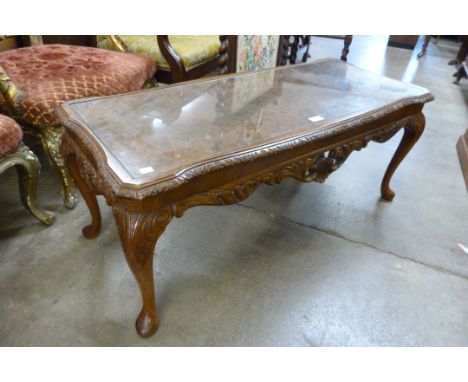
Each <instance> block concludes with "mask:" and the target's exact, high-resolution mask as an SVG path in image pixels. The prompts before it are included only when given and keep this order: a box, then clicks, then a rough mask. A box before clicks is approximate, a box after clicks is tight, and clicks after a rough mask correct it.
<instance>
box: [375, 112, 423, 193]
mask: <svg viewBox="0 0 468 382" xmlns="http://www.w3.org/2000/svg"><path fill="white" fill-rule="evenodd" d="M425 125H426V120H425V118H424V115H423V114H422V113H419V114H418V115H416V116H414V118H412V119H411V120H410V122H409V123H408V124H407V125H406V126H405V127H404V129H405V132H404V134H403V138H402V139H401V142H400V145H399V146H398V148H397V150H396V152H395V154H394V155H393V158H392V160H391V161H390V164H389V165H388V168H387V171H386V172H385V175H384V177H383V180H382V185H381V188H380V192H381V194H382V198H383V199H385V200H389V201H390V200H392V199H393V197H394V196H395V193H394V192H393V191H392V189H391V188H390V179H391V178H392V176H393V173H394V172H395V170H396V169H397V167H398V166H399V164H400V163H401V161H402V160H403V159H404V158H405V157H406V155H407V154H408V153H409V151H410V150H411V148H412V147H413V146H414V144H415V143H416V142H417V141H418V139H419V137H420V136H421V134H422V133H423V131H424V126H425Z"/></svg>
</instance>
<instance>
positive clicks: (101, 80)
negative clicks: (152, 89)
mask: <svg viewBox="0 0 468 382" xmlns="http://www.w3.org/2000/svg"><path fill="white" fill-rule="evenodd" d="M0 66H1V67H3V69H4V70H5V72H6V73H7V75H8V76H9V77H10V78H11V80H12V81H13V82H14V83H15V85H16V87H17V88H18V89H19V91H20V92H21V94H22V95H21V98H20V100H19V105H18V107H17V108H16V113H17V114H18V117H19V118H21V119H22V120H24V121H25V122H27V123H29V124H31V125H34V126H37V127H44V126H57V125H58V124H59V123H58V121H57V119H56V117H55V114H54V111H55V109H56V107H57V106H58V105H59V104H61V103H62V102H64V101H67V100H71V99H78V98H84V97H93V96H106V95H113V94H120V93H127V92H132V91H137V90H140V89H141V88H142V87H143V85H144V83H145V81H146V80H148V79H149V78H151V77H152V76H153V74H154V72H155V70H156V65H155V63H154V61H153V60H152V59H151V57H148V56H144V55H138V54H131V53H119V52H114V51H108V50H104V49H97V48H89V47H83V46H72V45H36V46H31V47H27V48H21V49H14V50H10V51H6V52H2V53H0Z"/></svg>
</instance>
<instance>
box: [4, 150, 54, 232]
mask: <svg viewBox="0 0 468 382" xmlns="http://www.w3.org/2000/svg"><path fill="white" fill-rule="evenodd" d="M12 166H14V167H15V168H16V171H17V173H18V182H19V191H20V195H21V202H22V203H23V205H24V207H25V208H26V209H27V210H28V211H29V212H30V213H31V214H32V215H33V216H34V217H35V218H36V219H38V220H39V221H41V222H42V223H44V224H47V225H50V224H52V223H53V222H54V220H55V216H54V214H53V213H52V212H49V211H46V210H44V209H42V208H41V207H40V206H39V205H38V204H37V198H36V192H37V182H38V179H39V171H40V168H41V165H40V163H39V160H38V159H37V157H36V155H34V153H33V152H32V151H31V150H29V148H28V147H27V146H25V145H24V144H21V145H20V147H19V149H18V150H17V151H16V152H15V153H13V154H10V155H8V156H7V157H5V158H2V159H1V160H0V173H2V172H3V171H5V170H6V169H7V168H10V167H12Z"/></svg>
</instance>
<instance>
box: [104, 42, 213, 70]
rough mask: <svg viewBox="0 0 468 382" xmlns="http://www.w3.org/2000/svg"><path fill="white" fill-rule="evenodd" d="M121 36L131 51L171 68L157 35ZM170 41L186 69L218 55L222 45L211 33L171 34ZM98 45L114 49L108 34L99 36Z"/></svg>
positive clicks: (161, 65) (160, 65) (159, 65)
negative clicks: (193, 34)
mask: <svg viewBox="0 0 468 382" xmlns="http://www.w3.org/2000/svg"><path fill="white" fill-rule="evenodd" d="M119 37H120V38H121V39H122V41H123V42H124V43H125V45H127V48H128V51H129V52H132V53H141V54H147V55H149V56H151V57H152V58H153V60H154V61H156V63H157V64H158V67H161V68H169V64H168V63H167V61H166V59H165V58H164V56H163V55H162V53H161V52H160V50H159V47H158V40H157V36H156V35H149V36H148V35H146V36H145V35H139V36H135V35H133V36H131V35H119ZM169 42H170V43H171V46H172V47H173V48H174V50H175V51H176V53H177V54H178V55H179V56H180V57H181V59H182V62H183V63H184V66H185V69H186V70H188V69H191V68H192V67H194V66H197V65H200V64H202V63H203V62H206V61H208V60H210V59H211V58H213V57H216V56H217V55H218V53H219V48H220V46H221V42H220V41H219V36H210V35H206V36H203V35H198V36H196V35H195V36H192V35H173V36H169ZM98 47H99V48H104V49H113V45H112V42H111V41H110V39H109V38H107V36H98Z"/></svg>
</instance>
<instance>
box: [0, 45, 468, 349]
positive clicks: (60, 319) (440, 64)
mask: <svg viewBox="0 0 468 382" xmlns="http://www.w3.org/2000/svg"><path fill="white" fill-rule="evenodd" d="M420 43H421V42H420ZM420 43H419V44H420ZM341 47H342V41H340V40H333V39H325V38H318V37H315V38H313V39H312V46H311V55H312V57H311V59H312V60H313V59H316V58H320V57H330V56H333V57H337V56H339V52H340V50H341ZM456 52H457V45H456V44H454V43H450V42H446V41H441V42H440V43H439V45H437V46H436V45H434V44H433V43H431V45H430V47H429V49H428V55H427V57H425V58H423V59H422V60H420V61H418V60H417V59H416V58H415V54H416V53H417V52H412V51H409V50H403V49H396V48H388V49H386V46H385V39H383V38H370V37H365V36H362V37H359V36H358V37H356V38H355V39H354V42H353V44H352V46H351V52H350V54H349V62H350V63H353V64H355V65H357V66H361V67H364V68H366V69H369V70H372V71H376V72H382V73H384V74H386V75H388V76H390V77H393V78H397V79H403V80H405V81H411V82H414V83H416V84H418V85H422V86H425V87H427V88H429V89H430V90H431V91H432V93H433V94H434V95H435V97H436V100H435V101H434V102H432V103H430V104H428V105H427V107H426V109H425V110H426V118H427V127H426V131H425V134H424V135H423V137H422V138H421V140H420V141H419V143H418V144H417V145H416V147H415V148H414V149H413V151H412V152H411V153H410V154H409V156H408V158H407V159H406V161H404V162H403V164H402V166H401V167H400V168H399V170H398V171H397V173H396V174H395V176H394V178H393V188H394V190H395V191H396V197H395V199H394V201H393V202H392V203H387V202H382V201H381V200H380V199H379V185H380V180H381V177H382V175H383V173H384V171H385V168H386V166H387V164H388V162H389V160H390V157H391V155H392V153H393V152H394V150H395V148H396V145H397V143H398V141H399V138H400V135H398V136H397V137H395V138H394V139H392V140H391V141H390V142H387V143H386V144H383V145H379V144H376V143H374V144H370V145H369V146H368V148H367V149H365V150H363V151H361V152H359V153H354V154H352V156H351V157H350V158H349V160H348V161H347V162H346V163H345V164H344V165H343V167H342V169H340V170H339V171H338V172H337V173H335V174H333V175H331V177H330V178H329V179H328V181H327V183H325V184H301V183H297V182H294V181H286V182H285V183H284V184H282V185H279V186H275V187H267V186H264V187H262V188H261V189H260V190H259V191H257V192H256V194H254V195H253V196H252V197H251V198H250V199H248V200H247V201H245V202H243V203H242V204H240V205H235V206H229V207H222V208H220V207H198V208H194V209H192V210H190V211H188V212H187V214H186V215H185V216H184V218H182V219H177V220H175V221H173V222H172V223H171V224H170V226H169V227H168V229H167V230H166V232H165V234H164V235H163V236H162V238H161V239H160V241H159V243H158V245H157V249H156V252H157V253H156V256H155V265H154V268H155V270H154V272H155V278H156V284H157V285H156V290H157V299H158V305H159V311H160V316H161V325H160V329H159V331H158V332H157V333H156V335H155V336H154V337H152V338H150V339H147V340H142V339H140V338H139V337H138V336H137V335H136V332H135V330H134V320H135V317H136V315H137V314H138V312H139V309H140V297H139V291H138V289H137V286H136V283H135V281H134V279H133V277H132V275H131V273H130V270H129V269H128V267H127V265H126V262H125V259H124V256H123V254H122V251H121V248H120V244H119V241H118V237H117V232H116V227H115V225H114V223H113V218H112V214H111V211H110V210H109V208H108V207H107V206H105V205H104V203H102V204H101V205H102V212H103V230H102V234H101V235H100V236H99V237H98V238H97V239H95V240H86V239H84V238H83V237H82V236H81V234H80V231H81V228H82V227H83V226H84V225H85V224H86V223H87V222H88V221H89V217H88V212H87V209H86V207H85V203H84V202H83V201H82V200H80V202H79V205H78V206H77V208H76V209H75V210H73V211H68V210H65V208H64V207H63V206H62V204H61V199H60V196H59V193H58V187H57V179H56V177H55V175H54V174H53V173H52V172H51V170H50V168H49V166H48V165H47V163H45V161H44V158H43V157H42V156H41V159H42V162H43V163H44V165H43V173H42V178H41V184H40V200H41V202H42V204H43V205H44V206H45V207H47V208H48V209H50V210H53V211H55V212H56V215H57V221H56V223H55V225H53V226H52V227H49V228H47V227H44V226H42V225H41V224H40V223H37V222H36V221H35V220H34V219H33V218H31V217H30V216H29V215H28V214H27V213H26V212H25V211H24V210H23V208H22V207H21V205H20V203H19V199H18V194H17V189H16V187H17V183H16V176H15V173H14V172H13V171H8V172H7V173H6V174H4V175H3V176H2V177H1V184H0V208H1V218H0V254H1V255H0V344H1V345H9V346H13V345H18V346H25V345H43V346H47V345H68V346H75V345H90V346H93V345H108V346H113V345H122V346H127V345H133V346H148V345H149V346H171V345H172V346H174V345H178V346H186V345H189V346H197V345H198V346H214V345H218V346H289V345H297V346H309V345H312V346H366V345H396V346H399V345H408V346H413V345H416V346H423V345H426V346H446V345H452V346H467V345H468V254H466V253H464V252H463V251H462V250H460V248H459V247H458V245H457V243H459V242H461V243H463V244H465V246H468V220H467V219H468V218H467V216H468V194H467V191H466V189H465V186H464V183H463V179H462V175H461V171H460V166H459V163H458V159H457V156H456V151H455V143H456V140H457V138H458V137H459V136H460V135H461V134H462V133H463V132H464V130H465V129H466V128H467V126H468V113H467V106H466V104H467V99H468V90H467V89H468V87H467V81H464V82H463V83H462V84H461V85H459V86H456V85H453V84H452V83H451V81H452V77H451V75H452V73H453V71H454V69H453V67H450V66H448V65H447V61H448V60H449V59H451V58H453V57H454V56H455V54H456Z"/></svg>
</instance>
